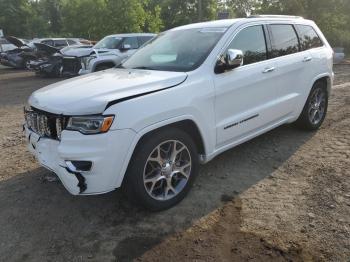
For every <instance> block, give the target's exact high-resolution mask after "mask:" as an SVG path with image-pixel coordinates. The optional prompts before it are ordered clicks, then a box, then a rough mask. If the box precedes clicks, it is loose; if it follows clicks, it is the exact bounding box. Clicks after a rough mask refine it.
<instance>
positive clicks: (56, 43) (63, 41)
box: [28, 38, 87, 49]
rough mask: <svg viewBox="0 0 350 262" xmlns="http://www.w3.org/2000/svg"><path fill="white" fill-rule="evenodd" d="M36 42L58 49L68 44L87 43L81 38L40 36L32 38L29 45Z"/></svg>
mask: <svg viewBox="0 0 350 262" xmlns="http://www.w3.org/2000/svg"><path fill="white" fill-rule="evenodd" d="M85 41H87V40H85ZM34 43H41V44H45V45H49V46H52V47H56V48H58V49H62V48H64V47H66V46H73V45H83V44H86V43H85V42H84V43H83V42H82V41H81V39H79V38H40V39H34V40H32V41H31V42H30V43H29V44H28V45H29V46H32V47H33V45H34Z"/></svg>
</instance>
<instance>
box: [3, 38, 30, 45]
mask: <svg viewBox="0 0 350 262" xmlns="http://www.w3.org/2000/svg"><path fill="white" fill-rule="evenodd" d="M5 38H6V40H7V41H9V42H10V43H11V44H13V45H15V46H17V47H22V46H26V44H25V43H24V42H23V41H22V40H21V39H19V38H17V37H14V36H7V37H5Z"/></svg>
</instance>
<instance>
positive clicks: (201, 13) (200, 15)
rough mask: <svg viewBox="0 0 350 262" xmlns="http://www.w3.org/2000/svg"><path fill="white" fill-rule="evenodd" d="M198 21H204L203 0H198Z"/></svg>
mask: <svg viewBox="0 0 350 262" xmlns="http://www.w3.org/2000/svg"><path fill="white" fill-rule="evenodd" d="M198 21H199V22H202V21H203V8H202V0H198Z"/></svg>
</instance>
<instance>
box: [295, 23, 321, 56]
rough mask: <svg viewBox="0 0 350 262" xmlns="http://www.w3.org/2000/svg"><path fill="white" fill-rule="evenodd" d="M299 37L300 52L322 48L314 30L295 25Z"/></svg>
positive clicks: (305, 26) (310, 27)
mask: <svg viewBox="0 0 350 262" xmlns="http://www.w3.org/2000/svg"><path fill="white" fill-rule="evenodd" d="M295 28H296V30H297V32H298V35H299V40H300V48H301V50H302V51H305V50H308V49H312V48H317V47H321V46H323V42H322V40H321V39H320V37H319V36H318V35H317V33H316V31H315V29H313V28H312V26H308V25H295Z"/></svg>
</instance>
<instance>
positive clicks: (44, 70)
mask: <svg viewBox="0 0 350 262" xmlns="http://www.w3.org/2000/svg"><path fill="white" fill-rule="evenodd" d="M34 45H35V46H36V48H37V50H42V51H44V52H45V53H46V54H47V56H42V57H41V58H39V59H36V60H32V61H31V62H30V69H33V70H34V71H35V72H36V73H37V75H42V76H46V77H60V76H71V73H70V72H69V71H68V72H66V71H64V70H63V57H64V56H72V55H74V54H75V55H79V56H84V55H90V53H91V50H92V45H74V46H67V47H64V48H62V49H58V48H56V47H51V46H48V45H45V44H42V43H35V44H34Z"/></svg>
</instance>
